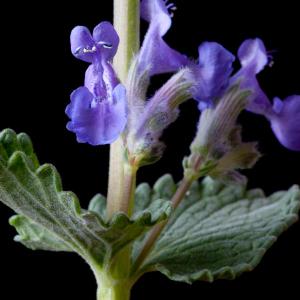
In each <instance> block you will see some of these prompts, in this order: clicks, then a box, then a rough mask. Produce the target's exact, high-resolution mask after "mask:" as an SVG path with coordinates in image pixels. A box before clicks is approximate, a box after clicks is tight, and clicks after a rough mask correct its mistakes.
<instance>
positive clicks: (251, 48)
mask: <svg viewBox="0 0 300 300" xmlns="http://www.w3.org/2000/svg"><path fill="white" fill-rule="evenodd" d="M238 57H239V60H240V62H241V65H242V67H243V68H249V69H251V70H252V71H253V72H254V73H255V74H258V73H259V72H261V71H262V70H263V69H264V67H265V66H266V65H267V63H268V56H267V51H266V48H265V45H264V43H263V41H262V40H261V39H259V38H256V39H248V40H246V41H244V43H243V44H242V45H241V46H240V48H239V50H238Z"/></svg>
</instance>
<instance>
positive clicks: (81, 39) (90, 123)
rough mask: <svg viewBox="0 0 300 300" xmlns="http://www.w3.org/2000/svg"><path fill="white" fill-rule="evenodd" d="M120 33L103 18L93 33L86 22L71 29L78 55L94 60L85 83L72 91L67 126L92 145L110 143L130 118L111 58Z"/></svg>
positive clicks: (83, 140)
mask: <svg viewBox="0 0 300 300" xmlns="http://www.w3.org/2000/svg"><path fill="white" fill-rule="evenodd" d="M118 44H119V37H118V35H117V33H116V31H115V30H114V28H113V26H112V25H111V24H110V23H108V22H102V23H100V24H99V25H98V26H96V27H95V29H94V31H93V35H91V33H90V31H89V30H88V29H87V28H86V27H83V26H77V27H75V28H74V29H73V31H72V33H71V50H72V53H73V55H74V56H75V57H77V58H78V59H81V60H83V61H86V62H89V63H91V65H90V66H89V67H88V69H87V71H86V74H85V82H84V85H85V86H84V87H80V88H78V89H77V90H75V91H74V92H73V93H72V94H71V103H70V104H69V105H68V106H67V108H66V114H67V115H68V117H69V118H70V119H71V121H70V122H69V123H68V124H67V128H68V129H69V130H70V131H72V132H74V133H75V134H76V137H77V140H78V142H81V143H89V144H91V145H101V144H110V143H112V142H113V141H114V140H116V139H117V138H118V136H119V135H120V134H121V132H122V131H123V130H124V128H125V125H126V121H127V104H126V91H125V88H124V86H123V85H122V84H120V83H119V81H118V79H117V77H116V74H115V72H114V70H113V68H112V66H111V63H110V61H111V60H112V58H113V57H114V55H115V54H116V51H117V48H118Z"/></svg>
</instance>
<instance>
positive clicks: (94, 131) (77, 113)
mask: <svg viewBox="0 0 300 300" xmlns="http://www.w3.org/2000/svg"><path fill="white" fill-rule="evenodd" d="M66 114H67V115H68V117H69V118H70V119H71V121H70V122H69V123H68V124H67V128H68V130H70V131H72V132H74V133H75V134H76V137H77V140H78V142H81V143H89V144H91V145H103V144H110V143H112V142H113V141H114V140H116V139H117V138H118V136H119V135H120V134H121V132H122V131H123V130H124V128H125V125H126V119H127V116H126V114H127V111H126V93H125V88H124V87H123V86H122V85H121V84H120V85H118V86H117V87H116V88H115V89H114V91H113V98H112V101H102V102H100V101H96V100H95V99H94V96H93V94H92V93H91V92H90V91H89V90H88V89H87V88H86V87H80V88H78V89H77V90H75V91H74V92H73V93H72V95H71V103H70V104H69V105H68V106H67V108H66Z"/></svg>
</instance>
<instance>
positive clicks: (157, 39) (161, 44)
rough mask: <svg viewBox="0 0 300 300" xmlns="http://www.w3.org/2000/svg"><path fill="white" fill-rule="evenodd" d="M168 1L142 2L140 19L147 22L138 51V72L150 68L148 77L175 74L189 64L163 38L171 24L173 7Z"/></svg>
mask: <svg viewBox="0 0 300 300" xmlns="http://www.w3.org/2000/svg"><path fill="white" fill-rule="evenodd" d="M167 2H168V0H142V1H141V17H142V18H143V19H144V20H146V21H147V22H149V23H150V24H149V28H148V32H147V34H146V36H145V38H144V42H143V45H142V47H141V50H140V71H141V72H143V71H144V70H145V69H148V68H150V71H149V75H150V76H151V75H155V74H161V73H168V72H175V71H177V70H178V69H179V68H180V67H182V66H185V65H187V64H188V63H189V60H188V58H187V57H186V56H185V55H183V54H181V53H179V52H177V51H176V50H174V49H172V48H170V47H169V46H168V45H167V44H166V42H165V41H164V40H163V36H164V35H165V34H166V33H167V31H168V30H169V29H170V27H171V24H172V13H171V12H170V11H172V9H174V5H173V4H172V3H170V4H168V3H167Z"/></svg>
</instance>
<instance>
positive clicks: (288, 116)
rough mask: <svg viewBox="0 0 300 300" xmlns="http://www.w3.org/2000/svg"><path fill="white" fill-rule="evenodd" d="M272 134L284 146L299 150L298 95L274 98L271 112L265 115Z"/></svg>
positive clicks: (299, 105) (299, 121) (299, 104)
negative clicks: (269, 123) (283, 98)
mask: <svg viewBox="0 0 300 300" xmlns="http://www.w3.org/2000/svg"><path fill="white" fill-rule="evenodd" d="M267 118H268V119H269V120H270V122H271V127H272V129H273V132H274V134H275V135H276V137H277V139H278V140H279V141H280V143H281V144H282V145H283V146H285V147H286V148H288V149H290V150H294V151H300V95H294V96H290V97H287V98H286V99H285V100H284V101H281V100H280V99H279V98H275V99H274V102H273V110H272V113H270V114H268V115H267Z"/></svg>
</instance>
